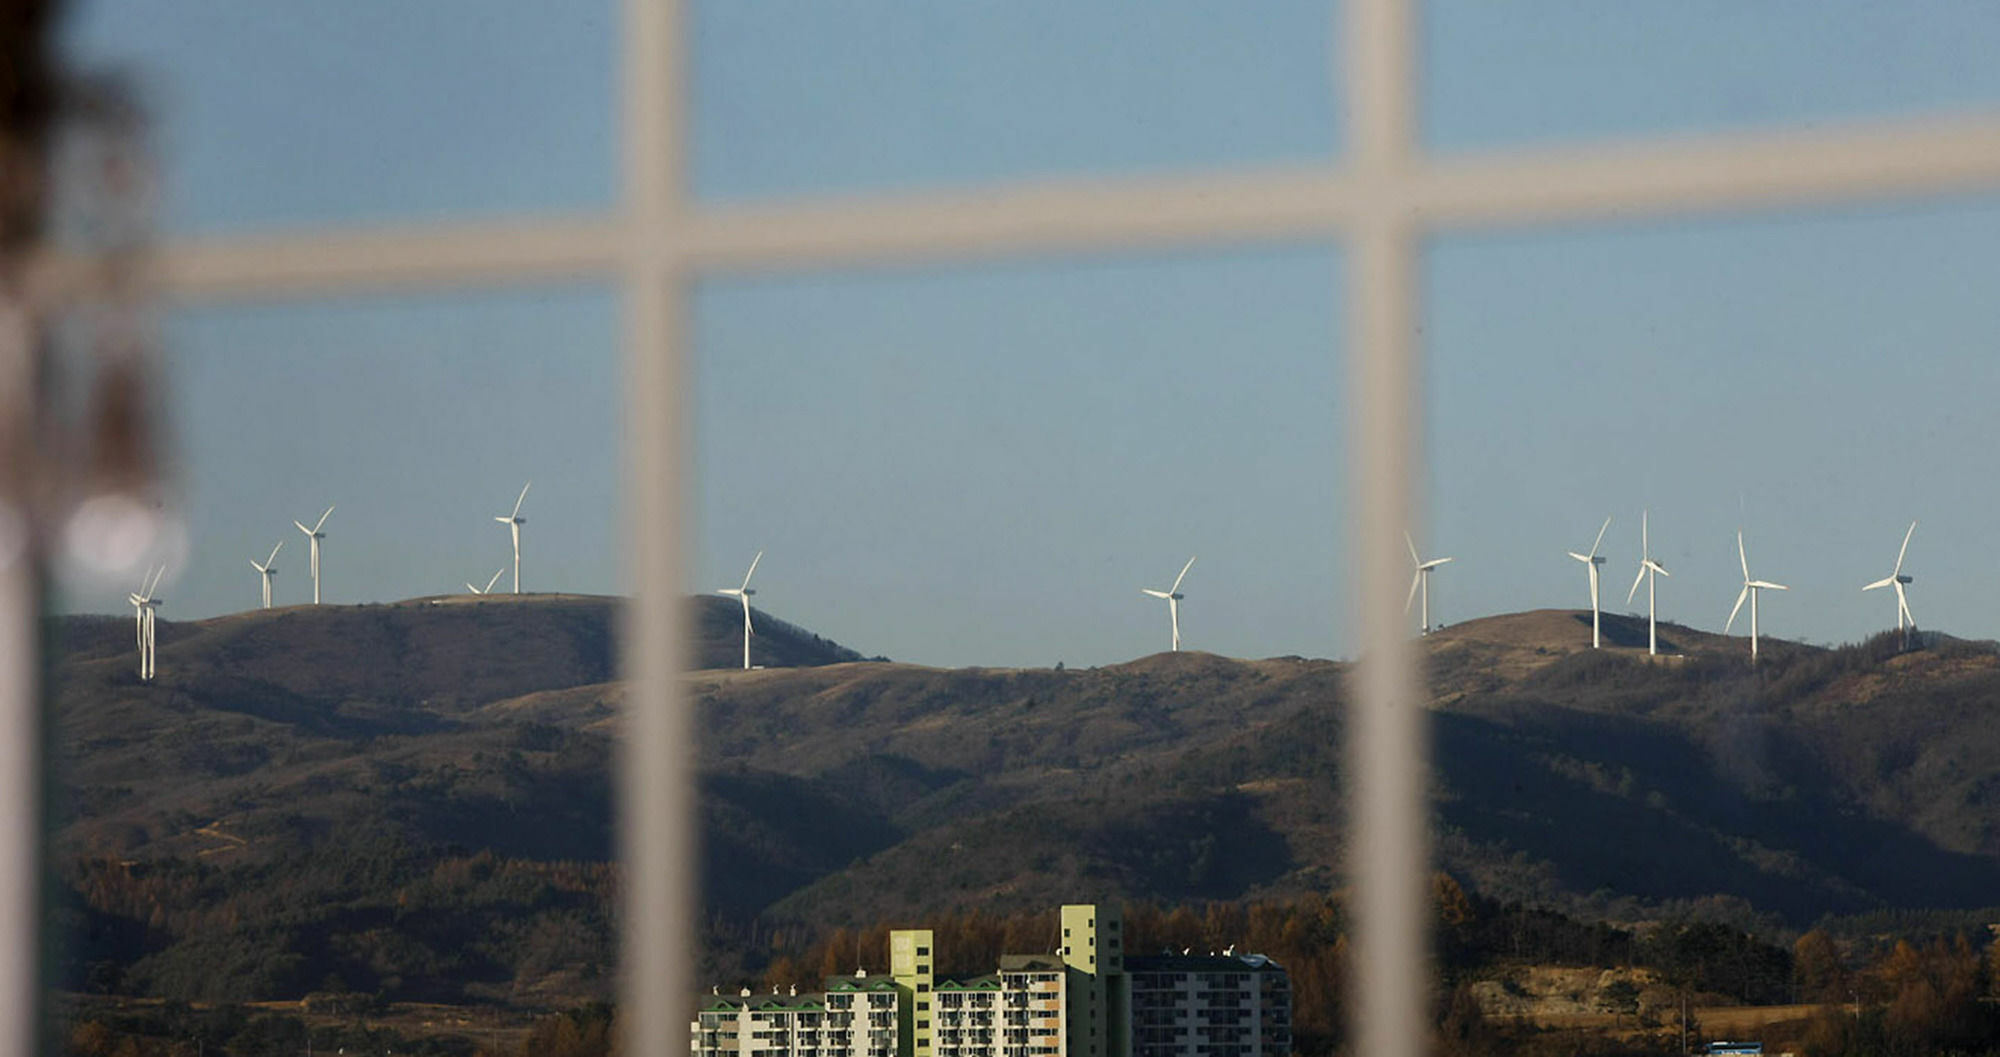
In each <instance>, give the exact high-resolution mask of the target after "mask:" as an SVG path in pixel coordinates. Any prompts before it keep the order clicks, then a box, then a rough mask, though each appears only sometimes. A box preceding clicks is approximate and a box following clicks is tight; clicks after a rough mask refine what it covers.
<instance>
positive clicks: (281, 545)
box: [264, 540, 285, 565]
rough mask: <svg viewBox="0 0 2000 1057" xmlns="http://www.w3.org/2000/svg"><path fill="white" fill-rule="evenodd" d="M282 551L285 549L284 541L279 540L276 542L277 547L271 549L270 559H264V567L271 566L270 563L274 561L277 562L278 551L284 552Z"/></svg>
mask: <svg viewBox="0 0 2000 1057" xmlns="http://www.w3.org/2000/svg"><path fill="white" fill-rule="evenodd" d="M284 549H285V541H284V540H279V541H278V545H277V546H275V547H272V548H271V556H270V557H268V558H266V559H264V564H265V565H269V564H271V563H272V562H274V561H277V560H278V552H279V551H281V550H284Z"/></svg>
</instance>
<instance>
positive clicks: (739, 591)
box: [716, 551, 764, 672]
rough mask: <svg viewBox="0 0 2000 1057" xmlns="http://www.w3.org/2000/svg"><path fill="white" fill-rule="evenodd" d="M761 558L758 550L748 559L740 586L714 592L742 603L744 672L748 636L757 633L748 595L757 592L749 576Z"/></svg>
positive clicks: (748, 667)
mask: <svg viewBox="0 0 2000 1057" xmlns="http://www.w3.org/2000/svg"><path fill="white" fill-rule="evenodd" d="M763 560H764V552H763V551H758V552H757V556H756V557H755V558H752V559H750V571H749V572H747V573H744V574H743V584H742V586H740V587H725V588H723V589H722V590H720V591H717V592H716V593H717V594H723V595H733V596H734V597H735V598H736V600H737V601H739V602H741V603H743V670H744V671H746V672H747V671H749V670H750V636H752V635H754V634H756V633H757V629H755V628H753V627H751V626H750V596H751V595H754V594H756V593H757V592H756V591H753V590H751V588H750V578H751V577H753V576H755V575H757V563H758V562H761V561H763Z"/></svg>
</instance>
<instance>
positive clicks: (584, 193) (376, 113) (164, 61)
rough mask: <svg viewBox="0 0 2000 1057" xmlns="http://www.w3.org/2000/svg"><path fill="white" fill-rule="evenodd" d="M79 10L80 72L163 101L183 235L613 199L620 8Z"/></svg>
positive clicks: (382, 0) (370, 3)
mask: <svg viewBox="0 0 2000 1057" xmlns="http://www.w3.org/2000/svg"><path fill="white" fill-rule="evenodd" d="M74 6H75V7H76V8H77V10H76V11H75V12H74V13H73V14H72V16H71V20H70V26H69V30H68V33H67V42H66V46H67V49H68V52H69V59H70V61H71V62H73V63H74V64H75V65H76V66H77V67H78V68H79V69H82V70H86V71H90V72H98V73H103V72H110V73H120V74H124V75H127V76H130V77H133V78H135V79H136V81H137V83H138V84H139V85H140V86H141V88H142V89H143V90H144V92H145V98H146V104H147V107H148V109H149V110H150V111H151V112H152V114H153V115H154V118H155V121H156V123H157V125H158V129H157V135H158V140H159V143H160V146H161V153H162V156H163V163H164V170H165V171H164V176H165V195H164V198H163V200H162V202H161V203H160V205H161V212H162V216H161V221H162V223H163V225H164V226H165V227H166V228H167V229H168V230H169V231H170V232H174V233H186V232H203V233H207V232H224V231H239V230H244V229H249V228H266V227H301V226H313V225H320V224H327V223H350V222H386V221H396V220H430V221H436V220H447V219H457V218H465V217H477V216H487V215H509V214H514V213H520V212H547V211H559V210H590V211H595V210H598V209H602V208H605V207H607V206H609V205H610V204H611V203H612V201H613V200H614V197H615V191H614V189H615V187H616V161H615V158H616V145H617V140H616V135H615V130H616V121H617V117H616V115H617V112H618V104H617V95H616V94H615V85H616V78H617V70H616V66H617V57H618V50H617V48H618V41H617V33H618V26H619V22H618V10H617V5H616V4H614V3H611V2H610V0H585V2H583V3H564V4H559V5H549V4H537V3H531V2H521V0H503V2H498V3H495V2H487V0H447V2H440V3H425V4H417V5H411V4H402V3H396V2H394V0H361V2H355V3H341V4H331V5H311V6H308V7H304V8H293V7H289V6H287V7H280V6H266V5H258V4H252V5H247V6H243V7H239V8H231V9H228V10H224V9H220V8H215V9H206V10H203V9H183V8H175V7H170V6H165V5H151V4H121V3H105V2H93V3H82V4H77V5H74Z"/></svg>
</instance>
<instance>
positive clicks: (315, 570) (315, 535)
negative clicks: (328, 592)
mask: <svg viewBox="0 0 2000 1057" xmlns="http://www.w3.org/2000/svg"><path fill="white" fill-rule="evenodd" d="M332 513H333V507H331V506H329V507H327V508H326V513H325V514H321V515H320V516H319V520H318V521H315V522H313V527H311V528H307V527H306V524H305V522H303V521H294V522H292V524H294V525H297V526H298V527H299V531H300V532H303V533H305V534H306V538H307V539H309V540H311V541H312V578H313V605H319V541H320V540H323V539H325V538H326V533H324V532H321V531H320V529H321V528H323V527H325V525H326V519H327V517H328V516H329V515H331V514H332Z"/></svg>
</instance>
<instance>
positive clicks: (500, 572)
mask: <svg viewBox="0 0 2000 1057" xmlns="http://www.w3.org/2000/svg"><path fill="white" fill-rule="evenodd" d="M505 575H507V567H506V566H504V565H503V566H501V567H500V568H499V569H497V570H495V571H494V573H493V579H491V580H488V581H486V586H485V587H474V586H472V581H470V580H467V581H466V582H465V589H466V590H468V591H470V592H472V593H473V594H475V595H490V594H492V593H493V585H494V584H497V583H499V582H500V578H501V577H502V576H505Z"/></svg>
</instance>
